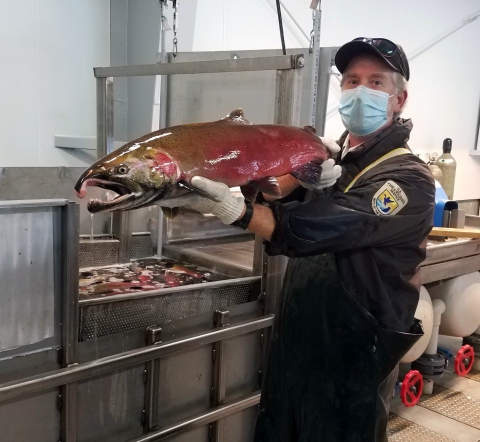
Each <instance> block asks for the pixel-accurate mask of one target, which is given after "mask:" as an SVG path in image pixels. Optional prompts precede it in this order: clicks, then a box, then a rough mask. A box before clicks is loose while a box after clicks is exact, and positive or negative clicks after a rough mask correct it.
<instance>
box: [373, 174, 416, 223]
mask: <svg viewBox="0 0 480 442" xmlns="http://www.w3.org/2000/svg"><path fill="white" fill-rule="evenodd" d="M407 203H408V198H407V195H405V192H404V191H403V190H402V188H401V187H400V186H399V185H398V184H396V183H395V182H393V181H387V182H386V183H385V184H384V185H383V186H382V187H380V189H378V191H377V193H375V195H374V196H373V199H372V209H373V211H374V212H375V214H376V215H396V214H397V213H398V212H400V210H402V209H403V208H404V207H405V206H406V205H407Z"/></svg>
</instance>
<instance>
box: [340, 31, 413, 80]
mask: <svg viewBox="0 0 480 442" xmlns="http://www.w3.org/2000/svg"><path fill="white" fill-rule="evenodd" d="M361 54H374V55H377V56H379V57H381V58H382V59H383V60H385V61H386V62H387V64H388V65H389V66H390V67H391V68H392V69H393V70H395V71H397V72H399V73H400V74H402V75H403V76H404V77H405V80H407V81H408V79H409V78H410V67H409V66H408V60H407V56H406V55H405V52H403V49H402V47H401V46H400V45H397V44H395V43H393V41H390V40H387V39H386V38H368V37H359V38H355V39H353V40H352V41H349V42H348V43H346V44H344V45H343V46H342V47H341V48H340V49H339V50H338V51H337V53H336V55H335V66H337V69H338V70H339V71H340V73H342V74H343V72H344V71H345V69H346V68H347V66H348V63H350V61H352V59H353V58H354V57H356V56H357V55H361Z"/></svg>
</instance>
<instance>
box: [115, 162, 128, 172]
mask: <svg viewBox="0 0 480 442" xmlns="http://www.w3.org/2000/svg"><path fill="white" fill-rule="evenodd" d="M127 172H128V166H126V165H125V164H120V166H118V167H117V173H121V174H125V173H127Z"/></svg>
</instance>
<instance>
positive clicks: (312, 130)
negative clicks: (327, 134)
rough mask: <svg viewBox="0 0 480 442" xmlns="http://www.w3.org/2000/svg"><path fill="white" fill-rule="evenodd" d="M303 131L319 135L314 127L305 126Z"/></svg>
mask: <svg viewBox="0 0 480 442" xmlns="http://www.w3.org/2000/svg"><path fill="white" fill-rule="evenodd" d="M303 129H304V130H305V131H307V132H310V133H311V134H316V133H317V130H316V129H315V128H314V127H313V126H305V127H304V128H303Z"/></svg>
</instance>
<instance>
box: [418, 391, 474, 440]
mask: <svg viewBox="0 0 480 442" xmlns="http://www.w3.org/2000/svg"><path fill="white" fill-rule="evenodd" d="M418 405H419V406H421V407H423V408H426V409H428V410H431V411H434V412H435V413H438V414H441V415H443V416H446V417H449V418H450V419H453V420H456V421H458V422H461V423H463V424H466V425H470V426H471V427H474V428H477V429H478V430H480V401H478V400H476V399H473V398H470V397H468V396H465V395H464V394H463V393H460V392H459V391H455V390H450V389H448V388H446V387H444V386H442V385H438V384H435V385H434V386H433V395H431V396H427V395H423V396H422V397H421V399H420V401H419V402H418Z"/></svg>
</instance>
